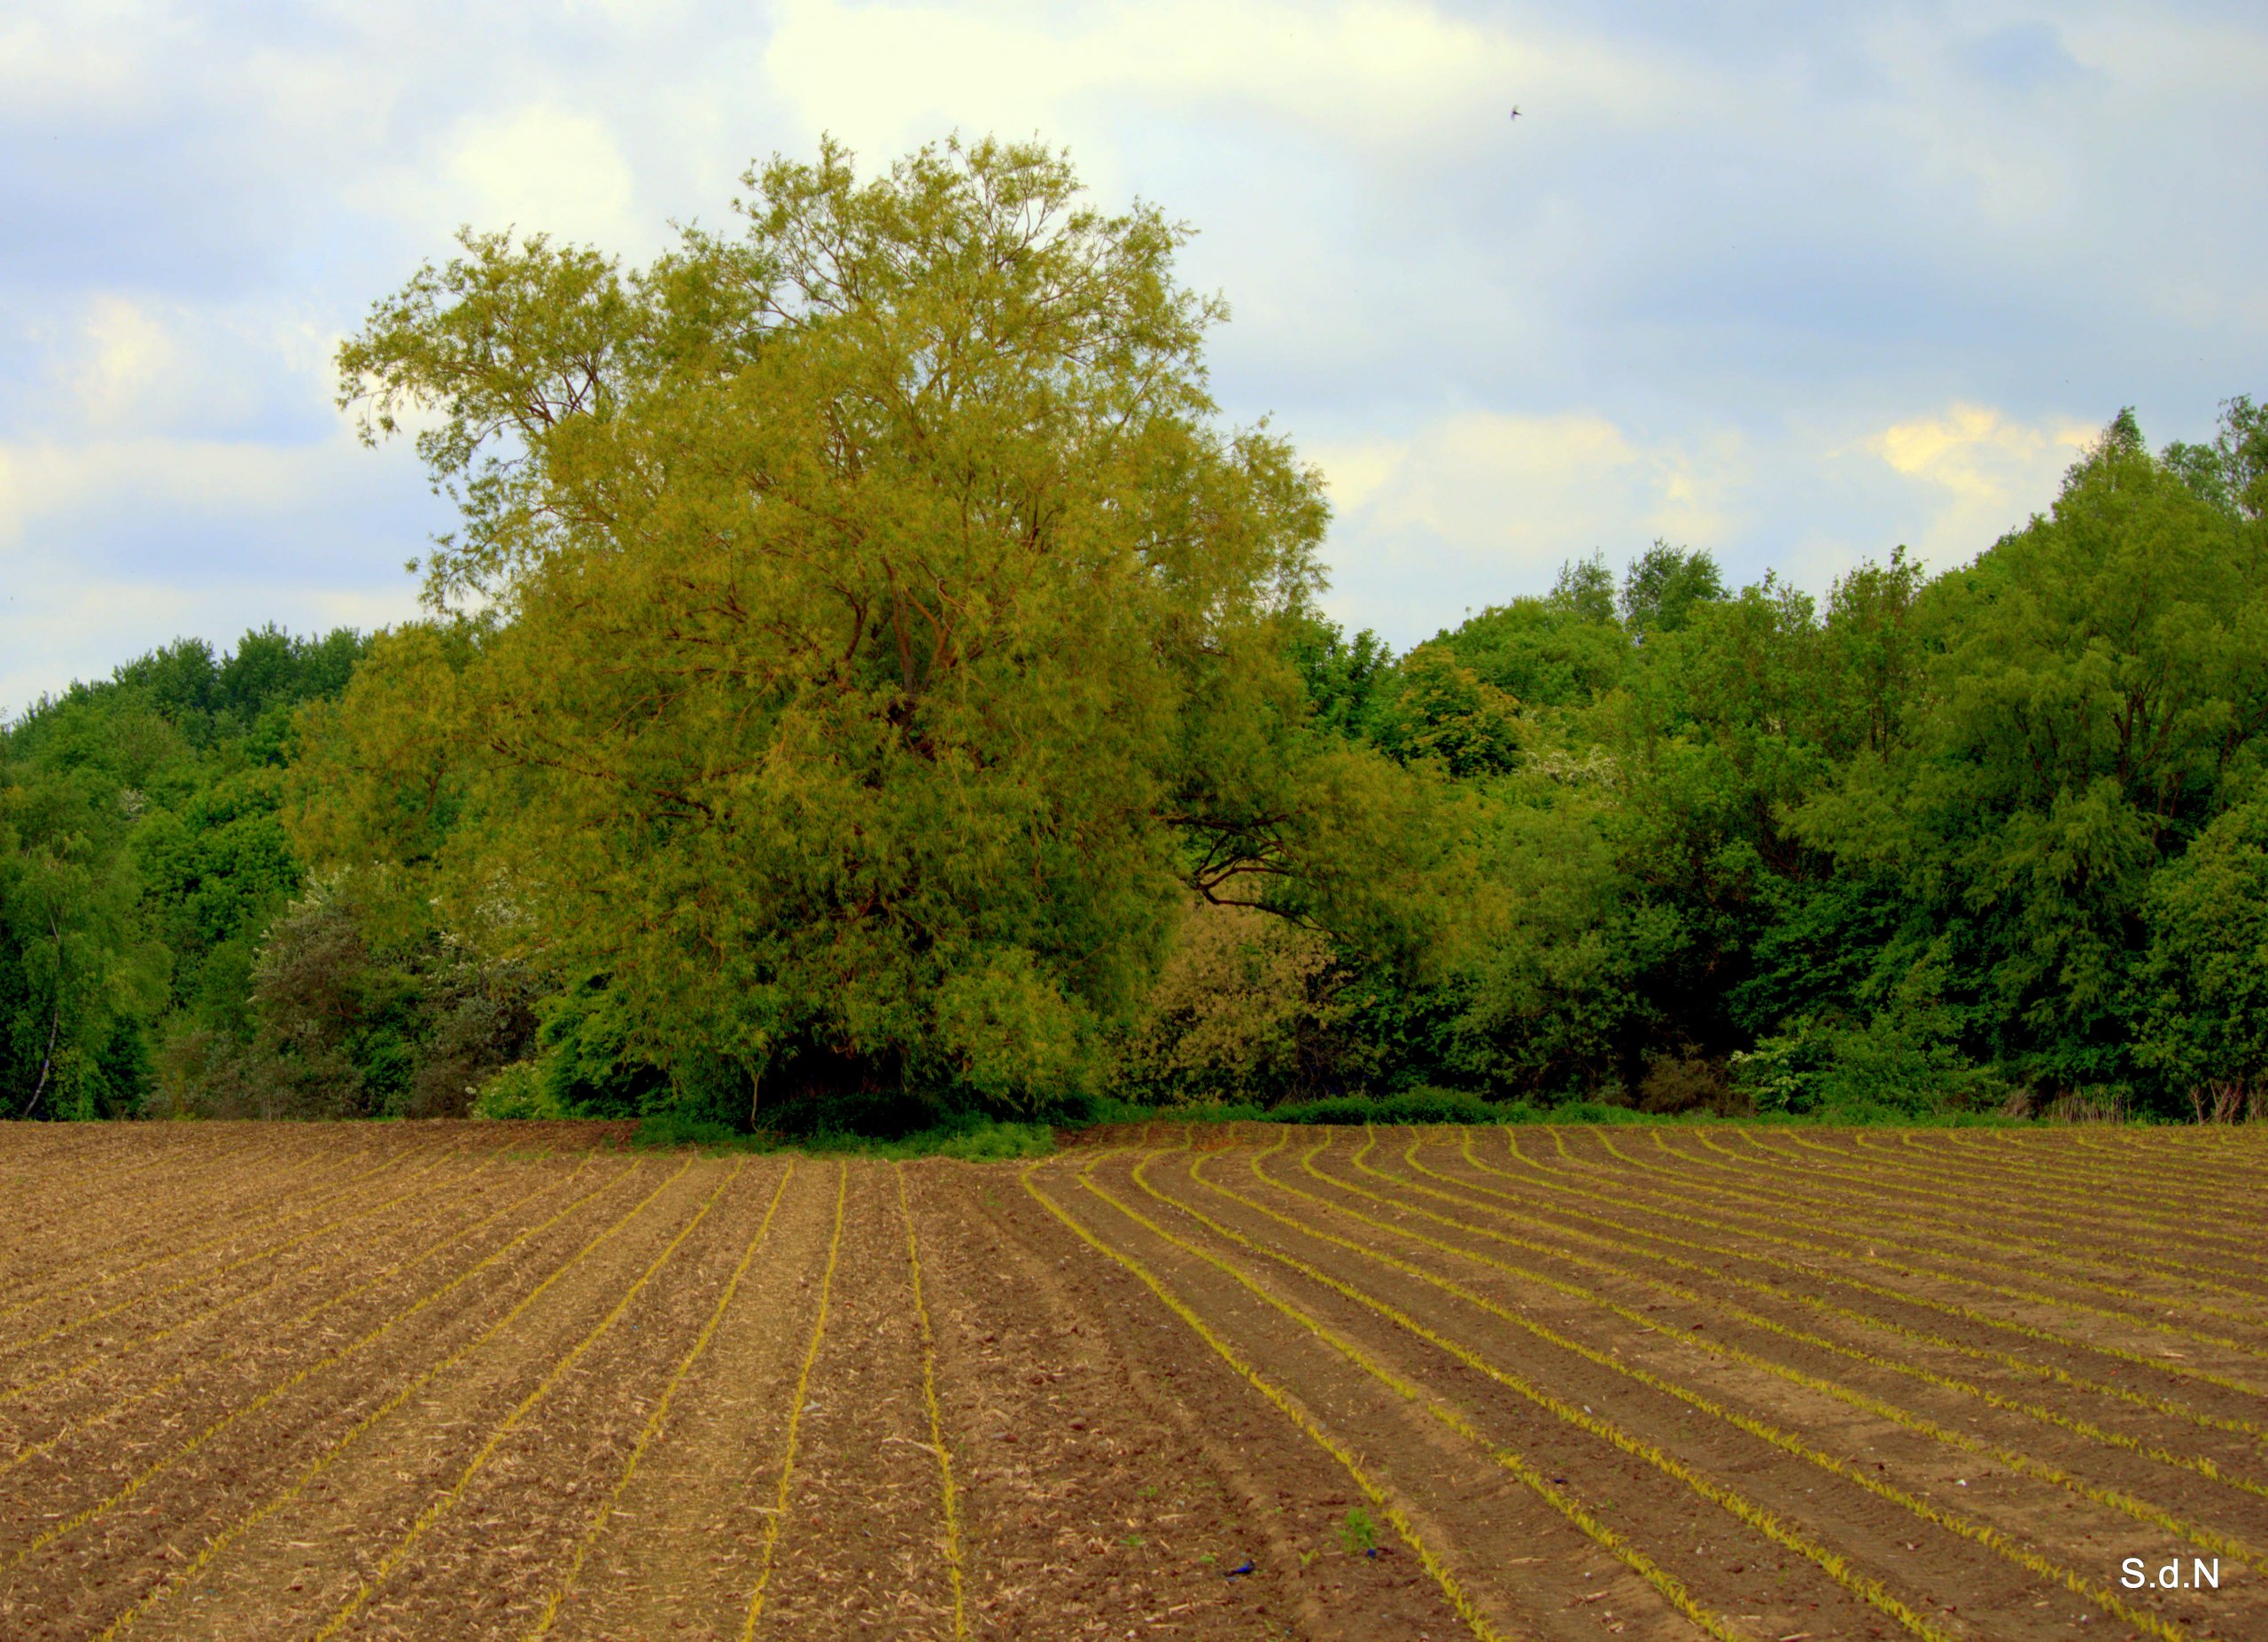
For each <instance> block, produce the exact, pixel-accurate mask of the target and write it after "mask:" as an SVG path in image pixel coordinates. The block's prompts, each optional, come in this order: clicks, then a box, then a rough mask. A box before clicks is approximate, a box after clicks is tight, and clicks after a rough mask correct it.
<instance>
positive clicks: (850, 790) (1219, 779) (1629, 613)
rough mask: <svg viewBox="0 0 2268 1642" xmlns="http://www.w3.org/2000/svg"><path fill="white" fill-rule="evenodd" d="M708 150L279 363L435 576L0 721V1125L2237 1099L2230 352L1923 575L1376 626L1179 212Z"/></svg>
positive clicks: (923, 161) (2261, 456)
mask: <svg viewBox="0 0 2268 1642" xmlns="http://www.w3.org/2000/svg"><path fill="white" fill-rule="evenodd" d="M744 181H745V184H746V187H747V190H748V195H749V198H748V200H747V202H746V203H745V204H744V205H743V206H742V212H743V215H744V222H743V223H742V229H743V230H744V231H743V232H742V233H741V234H740V235H739V236H738V237H723V236H719V235H714V234H711V233H708V232H705V231H703V230H687V231H686V232H685V234H684V236H683V239H682V243H681V244H680V245H679V247H678V248H677V249H675V250H674V251H672V253H669V254H667V255H665V256H664V257H662V258H660V259H659V260H657V261H656V262H655V263H654V264H652V265H650V266H649V267H648V268H642V269H633V270H626V271H625V269H623V268H620V267H619V266H618V265H617V263H615V262H614V261H611V260H610V259H607V258H605V257H603V256H601V255H599V254H598V253H594V252H589V251H586V250H581V249H578V248H574V247H570V246H561V245H555V244H553V243H551V242H549V241H548V240H545V239H543V238H541V237H530V238H524V239H516V238H513V237H509V236H493V237H491V236H481V235H471V234H469V235H467V236H466V237H465V238H464V241H463V244H462V254H461V255H460V256H458V257H456V258H455V259H454V260H453V261H450V262H448V263H447V264H446V265H443V266H437V267H428V268H424V269H423V270H421V271H420V272H419V273H418V274H417V275H416V276H415V277H414V278H413V279H412V280H411V281H410V282H409V284H407V285H406V286H405V287H404V288H403V289H402V290H401V291H400V292H397V293H395V294H394V295H392V296H391V297H389V298H387V299H385V300H383V301H381V302H380V303H379V304H377V307H375V308H374V309H373V311H372V314H371V315H370V319H369V324H368V325H367V327H366V328H365V330H364V331H362V333H361V335H359V336H358V337H356V338H355V339H353V340H352V341H350V342H349V343H348V344H347V346H346V348H345V349H344V350H343V351H342V354H341V356H340V367H341V372H342V378H343V388H342V402H343V403H345V404H346V405H348V406H350V407H352V408H354V409H357V410H358V411H359V412H360V413H361V415H362V416H363V417H364V426H365V429H366V431H367V432H368V433H369V436H370V437H371V438H372V439H374V440H376V439H383V438H385V437H388V436H390V435H392V434H395V433H396V432H403V431H406V430H408V429H411V428H414V429H416V430H417V431H416V432H415V434H414V437H415V439H416V443H417V446H418V448H419V450H420V452H421V454H422V455H423V457H424V459H425V461H426V463H427V464H428V466H429V467H430V469H431V471H432V473H433V475H434V478H435V479H436V482H437V483H439V484H440V485H441V486H444V487H446V488H447V490H448V491H449V492H450V493H451V494H454V496H455V497H456V498H457V500H458V502H460V503H461V507H462V523H461V525H460V527H459V528H458V529H457V531H456V532H455V533H454V534H452V535H451V536H449V537H447V538H445V539H442V540H441V541H438V542H437V543H435V544H434V547H433V550H432V552H431V554H430V555H429V556H427V558H426V559H425V561H424V563H423V572H424V574H425V577H426V582H425V593H426V603H427V606H428V611H429V614H428V616H427V618H426V619H423V620H421V621H419V622H416V623H412V624H408V625H406V626H401V627H399V628H396V629H393V630H391V631H388V632H386V633H383V634H377V635H375V636H369V637H366V636H362V635H358V634H351V633H344V632H342V633H334V634H330V635H329V636H328V637H325V638H321V639H301V638H294V637H291V636H288V635H286V634H281V633H277V632H276V631H273V630H267V631H261V632H257V633H252V634H246V635H245V637H244V638H243V639H242V640H241V641H240V642H238V643H237V645H236V647H235V648H234V650H230V651H229V652H227V653H226V654H219V653H216V652H215V651H214V650H212V649H211V648H210V647H208V646H207V645H206V644H204V643H202V642H196V641H184V642H180V643H176V644H175V645H172V646H170V647H168V648H167V649H165V650H159V651H158V652H156V653H154V654H151V655H149V656H145V657H144V658H141V659H140V660H137V661H135V662H132V663H129V664H128V665H124V666H122V667H120V668H119V669H118V670H117V672H116V673H115V674H114V675H113V677H112V678H111V679H109V680H107V681H101V682H97V683H91V684H81V685H76V686H74V687H73V688H72V689H70V690H68V691H67V692H66V693H65V694H63V695H61V696H56V697H53V698H50V699H47V700H43V701H42V702H40V703H39V704H36V705H35V707H33V708H32V709H31V710H30V711H29V712H27V713H25V714H24V715H23V716H22V717H21V718H20V719H19V720H17V721H16V722H15V723H14V724H12V726H10V727H9V728H7V729H6V731H5V732H4V735H0V1097H4V1099H5V1100H6V1101H7V1102H8V1104H9V1107H10V1110H9V1111H8V1112H7V1114H6V1115H7V1116H11V1117H14V1116H34V1117H128V1116H180V1115H209V1116H228V1115H258V1116H301V1117H329V1116H399V1115H407V1116H440V1115H457V1114H462V1113H465V1112H467V1111H472V1110H478V1111H481V1112H485V1113H487V1114H490V1115H494V1116H514V1115H525V1116H534V1115H570V1114H587V1115H627V1114H638V1113H648V1112H655V1111H668V1112H672V1113H677V1114H685V1115H690V1116H691V1117H696V1118H699V1119H702V1120H706V1121H711V1122H718V1123H726V1124H732V1125H734V1126H735V1127H738V1128H742V1129H747V1128H750V1127H763V1128H767V1129H773V1130H778V1131H783V1132H806V1131H810V1130H812V1129H814V1128H848V1129H866V1130H894V1129H903V1128H907V1127H912V1126H917V1125H920V1124H928V1123H932V1122H935V1121H936V1120H937V1119H938V1118H939V1117H945V1116H950V1115H953V1114H967V1113H983V1114H987V1115H991V1116H996V1117H1077V1116H1079V1115H1080V1114H1082V1113H1091V1112H1095V1111H1098V1110H1103V1109H1110V1108H1111V1107H1112V1106H1113V1104H1114V1103H1115V1102H1132V1103H1137V1104H1175V1105H1186V1104H1191V1103H1204V1102H1213V1101H1233V1102H1250V1103H1257V1104H1262V1105H1271V1104H1276V1103H1279V1102H1283V1101H1298V1100H1309V1099H1313V1098H1316V1097H1319V1096H1327V1095H1368V1094H1387V1093H1396V1092H1407V1091H1411V1090H1417V1089H1442V1090H1450V1091H1463V1092H1466V1093H1469V1094H1471V1095H1472V1096H1477V1097H1479V1098H1482V1099H1486V1100H1490V1101H1526V1102H1529V1103H1531V1104H1534V1105H1537V1106H1543V1107H1550V1106H1554V1105H1558V1104H1560V1103H1563V1102H1566V1101H1594V1102H1605V1103H1609V1104H1614V1105H1624V1106H1631V1107H1636V1108H1639V1109H1645V1110H1650V1111H1662V1112H1672V1111H1689V1110H1697V1109H1710V1110H1714V1111H1719V1112H1726V1113H1730V1112H1739V1111H1756V1112H1763V1113H1788V1114H1802V1113H1817V1114H1821V1115H1825V1116H1829V1117H1844V1118H1864V1117H1894V1116H1900V1115H1906V1116H1921V1115H1929V1114H1939V1113H1946V1112H2008V1113H2012V1114H2023V1113H2034V1114H2039V1113H2049V1112H2062V1113H2098V1114H2108V1113H2121V1112H2123V1113H2127V1114H2133V1115H2156V1116H2163V1117H2183V1118H2189V1117H2216V1116H2218V1117H2232V1116H2236V1115H2240V1114H2242V1113H2245V1112H2246V1111H2247V1110H2248V1109H2249V1110H2252V1111H2254V1112H2256V1113H2268V770H2264V763H2268V412H2264V410H2263V409H2262V408H2260V407H2257V406H2256V405H2255V404H2254V403H2253V402H2252V401H2249V399H2244V398H2238V399H2234V400H2232V401H2229V402H2228V403H2227V404H2226V405H2225V406H2224V407H2223V408H2222V416H2221V423H2220V428H2219V432H2218V437H2217V438H2216V439H2215V440H2212V441H2211V442H2210V443H2206V444H2186V445H2184V444H2177V445H2174V446H2171V447H2165V448H2163V449H2160V450H2156V451H2155V452H2154V451H2153V449H2152V448H2151V447H2150V446H2149V445H2148V443H2147V442H2146V441H2145V439H2144V437H2143V434H2142V432H2141V431H2140V429H2139V428H2138V427H2137V426H2136V425H2135V423H2134V421H2133V418H2132V416H2129V415H2126V414H2124V413H2122V414H2120V415H2119V416H2117V418H2116V419H2115V420H2113V421H2112V422H2111V423H2110V424H2109V427H2108V428H2107V429H2106V430H2105V432H2104V433H2103V434H2102V436H2101V440H2100V441H2099V442H2098V443H2097V444H2096V445H2095V446H2094V447H2093V449H2092V450H2091V451H2089V452H2088V453H2087V454H2086V455H2085V457H2084V459H2082V460H2081V461H2079V462H2078V463H2077V464H2076V465H2075V466H2074V467H2073V468H2072V470H2071V471H2070V475H2069V476H2068V478H2067V479H2066V481H2065V483H2064V486H2063V487H2062V494H2061V495H2060V496H2059V497H2058V498H2057V499H2056V501H2055V502H2054V507H2053V509H2052V510H2051V511H2050V512H2049V513H2047V514H2046V515H2044V516H2040V517H2037V518H2032V519H2031V520H2030V521H2029V522H2023V523H2019V522H2016V521H2011V522H2012V523H2015V524H2016V528H2014V529H2012V530H2011V531H2010V532H2009V533H2008V534H2007V535H2005V536H2003V537H2002V538H2001V539H2000V541H1997V542H1993V543H1991V544H1985V543H1979V544H1978V548H1979V549H1980V550H1979V551H1978V553H1977V556H1976V557H1975V558H1974V559H1973V560H1972V561H1970V562H1969V563H1967V564H1961V565H1958V566H1956V567H1954V568H1952V569H1950V570H1946V571H1943V572H1938V573H1935V574H1925V573H1924V572H1923V571H1922V569H1921V568H1920V567H1918V566H1917V565H1916V564H1915V563H1914V562H1913V561H1912V560H1910V559H1909V558H1908V557H1907V556H1906V555H1905V554H1904V553H1903V551H1895V552H1891V554H1889V555H1888V556H1887V557H1885V558H1884V559H1882V560H1880V561H1877V562H1875V563H1870V564H1864V565H1862V566H1860V568H1858V569H1857V570H1855V571H1853V572H1852V573H1850V574H1849V575H1847V576H1845V577H1844V578H1843V579H1841V580H1838V581H1837V583H1836V584H1835V585H1834V586H1833V588H1830V589H1829V591H1828V592H1827V594H1826V595H1825V596H1824V597H1823V598H1815V597H1814V596H1812V595H1809V594H1806V593H1805V592H1802V591H1799V590H1798V589H1797V588H1792V587H1790V586H1787V585H1784V584H1783V583H1781V582H1780V581H1778V580H1775V579H1773V578H1767V579H1766V580H1764V581H1763V582H1762V583H1760V584H1759V585H1756V586H1752V587H1749V588H1739V589H1734V588H1728V587H1727V586H1725V585H1724V582H1723V580H1722V577H1721V575H1720V571H1719V569H1718V566H1717V565H1716V564H1715V563H1714V562H1713V560H1712V559H1711V558H1710V557H1709V556H1708V555H1706V554H1705V553H1697V552H1689V551H1686V550H1683V549H1678V548H1675V547H1672V546H1669V545H1666V544H1662V543H1656V544H1655V545H1654V546H1652V547H1651V548H1647V549H1643V550H1642V551H1638V552H1636V553H1635V556H1630V557H1628V558H1627V562H1625V563H1619V564H1617V563H1610V561H1609V560H1608V559H1607V558H1606V557H1605V556H1602V555H1600V554H1597V553H1593V554H1591V555H1589V556H1580V555H1579V554H1578V555H1575V556H1571V557H1570V559H1569V561H1568V563H1567V564H1566V565H1565V568H1564V569H1563V570H1562V572H1560V574H1559V577H1558V579H1557V584H1556V585H1555V586H1554V587H1553V588H1552V589H1551V591H1550V592H1549V593H1548V594H1542V595H1534V596H1522V597H1514V598H1511V599H1510V600H1509V602H1507V603H1503V604H1502V605H1499V606H1496V607H1494V608H1491V609H1488V610H1486V611H1481V612H1480V613H1479V614H1477V615H1475V616H1473V617H1472V618H1471V619H1469V620H1467V621H1466V622H1464V625H1462V626H1459V627H1457V628H1456V629H1455V630H1454V631H1445V632H1442V633H1441V634H1438V635H1437V636H1436V637H1435V638H1433V639H1432V640H1430V641H1428V642H1425V643H1422V644H1419V645H1417V646H1416V647H1414V648H1413V649H1411V650H1408V651H1407V652H1405V653H1402V654H1399V655H1397V654H1394V653H1393V652H1392V651H1391V650H1389V649H1388V648H1387V647H1386V646H1384V645H1382V644H1380V643H1379V642H1378V641H1377V640H1376V639H1375V638H1374V637H1373V636H1372V635H1371V634H1368V633H1358V634H1355V635H1353V636H1352V637H1350V636H1348V634H1346V633H1345V632H1343V631H1342V630H1341V629H1340V628H1339V627H1337V626H1333V625H1332V624H1331V623H1329V622H1328V621H1326V620H1324V619H1322V618H1321V617H1320V616H1319V615H1318V614H1317V596H1318V595H1319V594H1320V593H1321V592H1322V591H1323V590H1324V585H1325V584H1324V571H1323V568H1322V563H1321V554H1322V551H1323V546H1324V535H1325V530H1326V526H1327V524H1328V519H1329V509H1328V502H1327V494H1326V492H1325V489H1324V486H1323V483H1322V480H1321V478H1320V476H1319V475H1318V474H1317V473H1315V472H1314V471H1311V470H1309V468H1307V467H1306V466H1304V465H1303V464H1302V463H1301V462H1300V460H1299V458H1298V456H1297V454H1296V452H1295V451H1294V450H1293V448H1292V447H1290V446H1289V444H1288V443H1286V442H1285V441H1284V440H1281V439H1280V438H1278V436H1276V435H1275V434H1274V433H1272V432H1270V430H1268V429H1266V428H1264V427H1262V428H1259V429H1247V430H1235V429H1229V428H1226V427H1223V425H1221V424H1220V421H1219V418H1218V417H1217V415H1216V412H1215V410H1214V408H1213V406H1212V404H1211V402H1210V401H1209V400H1208V397H1207V394H1206V388H1205V375H1204V367H1203V360H1202V345H1203V340H1204V337H1205V334H1206V332H1207V331H1208V329H1209V328H1210V327H1211V326H1212V325H1213V324H1215V323H1218V322H1219V321H1220V320H1221V319H1223V317H1225V315H1224V313H1223V311H1222V310H1221V309H1220V308H1219V307H1218V305H1217V304H1216V303H1213V302H1208V301H1206V300H1200V299H1199V298H1197V297H1195V296H1193V295H1192V294H1191V293H1189V292H1186V291H1184V290H1183V289H1182V288H1180V287H1179V286H1178V285H1177V284H1175V282H1174V279H1173V275H1172V261H1173V257H1174V253H1175V251H1176V249H1177V247H1178V245H1180V244H1181V243H1183V241H1184V239H1185V237H1186V230H1183V229H1181V228H1179V227H1177V226H1176V225H1174V224H1172V223H1171V222H1169V221H1167V220H1166V219H1164V218H1163V217H1161V216H1160V215H1159V214H1156V213H1155V212H1154V211H1152V210H1149V209H1147V208H1137V209H1136V210H1134V211H1132V212H1130V213H1128V214H1123V215H1117V216H1112V215H1107V214H1102V213H1100V212H1099V211H1097V210H1095V209H1094V208H1092V207H1091V206H1089V205H1088V204H1087V203H1086V202H1085V201H1084V197H1083V196H1082V195H1081V194H1080V192H1079V191H1078V188H1077V185H1076V179H1075V178H1074V177H1073V176H1072V175H1071V173H1070V171H1069V169H1068V165H1067V164H1066V163H1065V162H1064V161H1063V160H1061V159H1060V157H1059V156H1055V155H1052V154H1051V153H1049V152H1046V151H1045V150H1042V149H1037V148H1027V147H1004V146H999V145H995V144H989V143H987V144H975V145H974V146H973V147H969V148H966V149H964V148H962V147H959V146H957V145H948V146H947V147H945V148H944V149H942V150H931V151H924V152H922V153H920V154H918V155H915V156H913V157H912V158H910V159H908V160H905V161H903V162H901V163H900V164H899V165H898V166H897V167H895V168H894V169H893V170H892V171H890V172H889V173H888V174H887V175H882V176H881V177H879V178H875V179H873V180H869V181H864V182H862V181H860V180H859V179H858V178H857V177H856V176H854V175H853V174H852V171H851V168H850V163H849V160H848V159H847V157H846V156H845V155H843V153H842V152H840V151H838V150H836V149H834V148H833V147H827V148H825V149H823V151H822V152H821V154H820V155H819V159H818V160H817V161H816V162H814V163H811V164H795V163H789V162H786V161H775V162H773V164H772V165H770V166H769V167H765V168H763V169H762V170H760V171H758V172H754V173H751V174H750V176H749V177H747V178H746V179H745V180H744Z"/></svg>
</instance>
